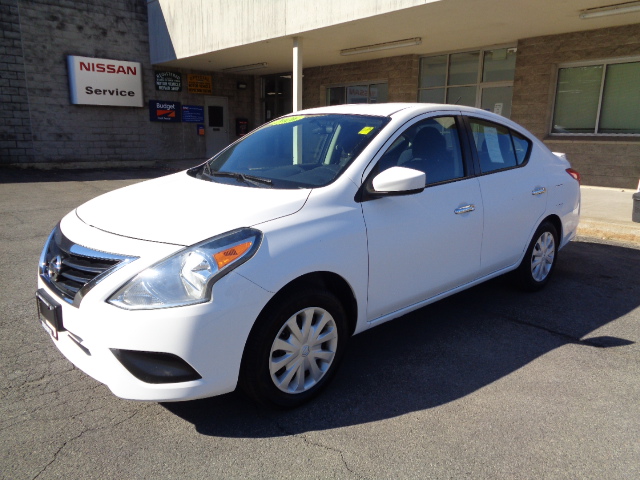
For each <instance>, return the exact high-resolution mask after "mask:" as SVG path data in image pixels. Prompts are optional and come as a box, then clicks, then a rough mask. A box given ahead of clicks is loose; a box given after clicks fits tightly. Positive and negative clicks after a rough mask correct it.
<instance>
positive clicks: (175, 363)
mask: <svg viewBox="0 0 640 480" xmlns="http://www.w3.org/2000/svg"><path fill="white" fill-rule="evenodd" d="M111 353H113V355H114V356H115V357H116V358H117V359H118V361H119V362H120V363H121V364H122V365H123V366H124V368H126V369H127V370H128V371H129V373H131V375H133V376H134V377H136V378H137V379H138V380H142V381H143V382H145V383H179V382H190V381H192V380H198V379H200V378H202V377H201V376H200V374H199V373H198V372H196V371H195V369H194V368H193V367H192V366H191V365H189V364H188V363H187V362H185V361H184V360H183V359H182V358H180V357H178V356H177V355H174V354H172V353H161V352H139V351H135V350H120V349H117V348H112V349H111Z"/></svg>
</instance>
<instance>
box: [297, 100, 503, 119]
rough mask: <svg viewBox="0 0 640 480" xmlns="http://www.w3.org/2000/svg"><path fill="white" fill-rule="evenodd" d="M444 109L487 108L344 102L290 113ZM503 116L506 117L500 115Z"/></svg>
mask: <svg viewBox="0 0 640 480" xmlns="http://www.w3.org/2000/svg"><path fill="white" fill-rule="evenodd" d="M442 110H447V111H451V110H457V111H460V112H464V113H467V114H473V113H475V114H478V113H483V114H486V113H487V111H486V110H481V109H479V108H474V107H466V106H463V105H449V104H442V103H358V104H343V105H333V106H330V107H317V108H310V109H307V110H300V111H298V112H295V113H292V114H290V115H301V114H328V113H338V114H350V115H374V116H379V117H391V116H393V115H395V114H396V113H399V112H402V113H403V114H408V113H409V114H421V113H428V112H438V111H442ZM498 118H503V119H504V117H498Z"/></svg>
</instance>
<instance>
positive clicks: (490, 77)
mask: <svg viewBox="0 0 640 480" xmlns="http://www.w3.org/2000/svg"><path fill="white" fill-rule="evenodd" d="M516 53H517V49H516V48H515V47H503V48H490V49H486V50H474V51H470V52H460V53H446V54H442V55H434V56H430V57H423V58H421V59H420V82H419V86H418V101H419V102H426V103H450V104H454V105H467V106H469V107H478V108H482V109H484V110H489V111H491V112H495V113H498V114H500V115H502V116H504V117H510V116H511V97H512V95H513V79H514V76H515V67H516Z"/></svg>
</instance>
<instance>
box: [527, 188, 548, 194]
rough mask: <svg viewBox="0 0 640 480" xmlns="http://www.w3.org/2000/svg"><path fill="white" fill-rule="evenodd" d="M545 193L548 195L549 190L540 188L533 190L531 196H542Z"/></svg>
mask: <svg viewBox="0 0 640 480" xmlns="http://www.w3.org/2000/svg"><path fill="white" fill-rule="evenodd" d="M543 193H547V189H546V188H544V187H538V188H534V189H533V191H532V192H531V195H542V194H543Z"/></svg>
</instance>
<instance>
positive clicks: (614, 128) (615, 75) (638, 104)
mask: <svg viewBox="0 0 640 480" xmlns="http://www.w3.org/2000/svg"><path fill="white" fill-rule="evenodd" d="M551 133H553V134H563V133H564V134H571V135H576V134H588V135H620V134H623V135H624V134H627V135H629V134H631V135H637V134H640V61H638V60H636V61H630V60H616V61H605V62H599V63H590V64H583V65H578V66H568V67H561V68H559V69H558V83H557V86H556V98H555V105H554V111H553V124H552V128H551Z"/></svg>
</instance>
